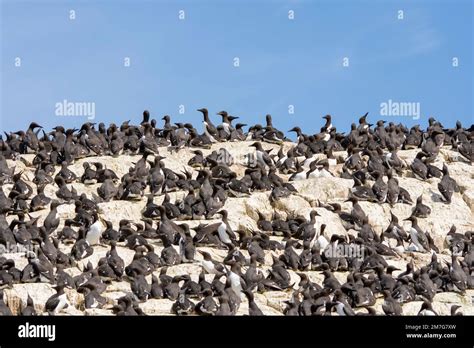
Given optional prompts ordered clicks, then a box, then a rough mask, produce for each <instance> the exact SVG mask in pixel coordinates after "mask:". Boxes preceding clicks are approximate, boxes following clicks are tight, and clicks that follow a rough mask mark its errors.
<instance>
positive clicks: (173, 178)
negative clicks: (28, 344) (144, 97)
mask: <svg viewBox="0 0 474 348" xmlns="http://www.w3.org/2000/svg"><path fill="white" fill-rule="evenodd" d="M197 111H198V112H200V113H202V116H203V130H204V131H203V133H202V134H200V132H199V131H198V130H197V129H196V128H194V126H193V125H192V124H191V123H172V121H171V117H170V116H168V115H166V116H164V117H163V118H161V120H162V121H163V124H162V125H161V126H160V125H159V123H161V122H159V121H158V122H157V121H156V120H155V119H150V113H149V112H148V111H144V112H143V120H142V122H141V123H140V124H138V125H132V124H131V123H130V121H126V122H123V123H122V124H121V125H120V126H117V125H116V124H114V123H112V124H110V125H109V126H108V127H106V125H105V124H104V123H100V124H98V127H97V128H96V124H94V123H90V122H87V123H84V124H83V125H82V126H81V127H80V129H65V128H64V127H62V126H56V127H54V128H53V129H52V130H51V131H49V132H47V131H45V130H44V129H43V128H42V127H41V126H40V125H39V124H37V123H35V122H33V123H31V124H30V126H29V127H28V129H27V130H26V131H17V132H10V133H6V132H5V137H4V138H3V137H2V138H1V140H0V151H1V152H0V182H1V184H2V187H1V188H0V212H1V215H0V244H1V245H3V246H4V248H5V250H6V251H7V252H8V251H9V250H8V248H9V247H11V246H12V245H14V246H18V245H21V246H24V247H25V248H29V249H28V250H33V251H34V252H30V253H28V254H27V255H26V256H25V257H27V263H26V265H25V266H24V267H19V268H18V267H17V266H16V263H15V261H14V260H13V259H11V258H10V259H9V258H6V257H4V256H3V255H0V286H1V290H0V295H1V296H0V312H1V314H4V315H8V314H11V313H12V311H11V308H9V307H8V306H7V304H6V303H5V300H4V292H6V291H8V290H6V289H9V288H12V287H14V285H15V284H19V283H36V282H46V283H49V284H51V287H52V288H53V289H54V290H55V291H56V294H54V295H53V296H51V297H50V298H49V299H48V300H47V301H46V303H44V304H40V306H38V305H35V304H34V302H33V299H32V297H31V296H30V295H32V294H28V297H27V299H24V303H22V305H21V308H20V310H19V311H18V314H21V315H39V314H42V313H40V311H39V310H38V308H44V309H43V314H44V313H49V314H56V313H59V312H61V311H63V310H64V309H66V308H67V307H68V306H71V303H70V300H68V296H66V293H67V291H72V290H71V289H74V291H77V292H78V293H81V294H83V296H84V302H83V304H82V306H83V307H85V308H103V309H108V310H110V311H111V312H113V313H115V314H117V315H143V314H144V311H143V309H142V305H143V303H145V302H146V301H149V300H151V299H169V300H170V306H169V307H170V308H169V309H170V311H171V312H172V313H175V314H177V315H186V314H198V315H234V314H236V313H237V311H238V309H239V307H240V305H241V303H242V302H243V301H247V303H248V314H249V315H262V314H263V312H262V310H261V309H260V308H259V306H258V304H257V302H256V300H255V298H256V296H257V294H262V293H265V292H267V291H284V292H286V293H287V294H289V296H288V300H287V301H285V302H284V310H283V313H284V314H286V315H333V314H336V313H337V314H338V315H356V314H358V315H361V314H363V315H373V314H376V311H375V309H374V308H375V307H374V305H375V303H376V299H377V298H380V299H383V304H382V310H383V313H385V314H386V315H401V314H403V310H402V305H403V304H405V303H407V302H410V301H415V300H417V301H420V300H421V301H423V304H422V306H421V308H420V310H419V314H425V315H436V312H435V310H434V309H433V308H432V305H431V303H432V300H433V297H434V296H435V295H436V294H437V293H439V292H458V293H461V294H462V293H464V292H465V291H466V290H467V289H473V286H474V281H473V271H474V248H473V240H474V233H473V232H472V231H466V232H465V233H459V232H456V226H455V225H453V226H452V228H451V230H450V231H446V242H447V247H448V248H449V253H450V257H451V258H450V259H449V260H448V261H446V260H444V262H442V261H440V260H439V257H438V255H439V253H440V250H439V247H440V246H439V245H436V244H435V242H434V240H433V237H432V235H431V233H430V231H429V230H424V229H423V228H421V227H420V225H419V222H420V220H422V219H426V218H427V217H428V216H429V215H430V214H431V210H430V207H429V206H428V205H426V202H425V201H423V198H422V196H419V197H413V195H412V193H411V192H409V191H408V190H407V189H405V188H404V187H403V185H401V184H399V180H398V178H400V177H401V176H408V177H415V178H418V179H419V180H421V181H426V180H430V178H437V180H438V182H439V183H438V185H437V187H438V191H439V192H436V194H438V196H439V197H442V198H441V199H442V201H444V203H445V204H446V205H449V204H451V202H452V199H453V196H455V195H459V191H460V187H459V186H458V184H457V183H456V181H455V180H454V179H453V178H452V177H451V176H450V173H449V170H448V167H447V166H446V164H444V165H443V166H442V168H441V167H437V166H436V165H434V163H435V162H436V160H437V158H438V156H439V154H440V149H441V147H443V146H444V147H448V148H450V149H451V150H452V151H455V152H456V153H458V157H457V160H458V161H462V162H466V163H468V165H471V164H472V161H473V158H474V157H473V150H474V144H473V135H474V132H473V127H472V126H471V127H470V128H469V129H467V128H464V127H463V126H462V125H461V123H460V122H456V125H455V127H454V128H444V127H443V126H442V125H441V124H440V123H439V122H438V121H436V120H435V119H433V118H430V119H429V121H428V122H429V124H428V126H427V128H426V130H423V129H422V128H421V127H420V126H419V125H417V126H414V127H412V128H411V129H408V128H406V127H405V126H404V125H402V124H398V125H396V124H394V123H393V122H390V123H389V124H388V125H386V124H385V123H386V122H385V121H377V123H376V124H375V126H374V125H373V124H370V123H368V121H367V114H365V115H364V116H362V117H361V118H360V119H359V122H358V123H359V124H358V125H357V124H355V123H353V124H352V125H351V129H350V131H349V132H348V133H340V132H337V130H336V128H335V127H334V125H333V124H332V120H331V116H330V115H327V116H324V117H323V118H324V119H325V123H324V126H323V127H322V128H321V131H320V132H319V133H316V134H305V133H303V130H302V129H301V128H300V127H294V128H292V129H291V130H290V132H295V133H296V137H297V140H296V143H292V142H290V141H289V139H287V138H286V137H285V135H284V133H283V132H282V131H280V130H278V129H277V128H275V126H274V125H273V123H272V118H271V116H270V115H267V116H266V125H265V126H263V125H260V124H256V125H253V126H251V127H250V128H249V129H248V131H247V132H245V130H244V127H246V126H247V125H246V124H243V123H237V124H235V125H234V124H233V123H232V122H233V121H234V120H236V119H238V117H235V116H231V115H229V114H228V113H227V112H226V111H221V112H219V113H218V115H219V116H220V117H222V123H220V124H219V125H217V126H216V125H214V124H213V123H212V120H211V117H210V116H209V113H208V110H207V109H205V108H202V109H199V110H197ZM225 142H242V143H243V144H246V145H245V146H247V147H248V153H249V155H248V156H245V160H242V161H240V162H238V163H233V162H232V161H233V157H232V156H231V154H230V153H229V152H228V151H227V150H226V148H225V146H224V143H225ZM264 143H271V144H277V145H280V148H279V150H278V151H277V152H273V151H268V150H265V148H264V147H263V146H262V144H264ZM216 144H217V146H219V144H222V147H221V148H219V150H218V151H212V152H210V150H209V149H210V148H211V147H213V146H215V145H216ZM266 147H267V148H268V146H267V145H266ZM185 148H188V149H189V150H185ZM214 148H215V147H214ZM252 148H254V149H252ZM277 148H278V146H277ZM408 149H415V150H416V151H417V154H416V156H415V157H414V159H413V161H412V162H411V163H406V162H405V161H403V160H402V159H401V158H400V157H399V156H398V151H399V150H408ZM180 151H192V154H193V157H192V158H191V159H190V160H189V162H188V166H189V167H191V168H193V169H194V170H192V171H191V170H184V169H183V170H182V171H173V170H171V169H170V168H167V167H166V166H165V161H164V159H166V156H167V154H170V153H175V152H178V153H179V152H180ZM203 151H204V152H206V151H207V152H210V154H208V155H205V154H204V152H203ZM341 152H342V153H347V155H345V156H342V157H341V155H338V156H336V155H335V153H339V154H341ZM25 154H33V156H30V157H28V156H24V155H25ZM126 154H128V155H135V156H136V157H135V158H136V159H137V160H136V162H134V163H133V165H132V166H131V167H130V168H129V170H128V172H127V173H125V174H124V175H123V176H121V177H119V176H118V175H117V173H115V172H114V171H113V170H111V169H110V168H107V165H104V164H103V163H100V162H98V161H96V160H95V157H96V156H110V157H118V156H121V155H126ZM252 154H253V156H252ZM27 158H29V159H30V160H28V159H27ZM81 159H86V160H83V168H82V173H79V174H77V173H74V171H72V170H71V169H70V166H71V165H73V164H74V163H75V161H78V160H81ZM8 160H9V161H8ZM19 162H22V163H23V164H24V165H25V166H26V167H27V168H30V169H34V172H33V171H32V172H31V173H32V174H33V175H34V177H30V176H28V175H26V173H25V172H22V171H20V170H17V169H15V163H19ZM12 164H13V165H12ZM233 164H235V165H237V166H240V167H243V168H244V170H243V172H241V173H240V174H242V175H238V174H237V172H236V171H234V170H233V169H231V167H232V168H235V166H232V165H233ZM338 164H339V165H342V170H341V171H339V172H337V171H335V170H334V168H335V166H336V165H338ZM334 176H339V177H341V178H345V179H348V180H352V181H353V186H352V188H350V192H349V195H348V199H347V201H346V202H348V203H347V204H346V206H349V210H347V209H342V206H341V202H324V203H323V202H320V201H319V197H314V198H315V200H316V201H317V202H318V204H317V205H316V206H317V207H318V208H322V209H325V210H327V211H329V212H331V213H332V214H336V215H337V217H338V218H339V219H340V221H341V223H342V225H343V226H344V228H345V229H346V231H347V232H348V233H346V234H330V233H328V231H329V232H330V230H331V229H332V226H331V225H327V224H322V225H321V227H320V229H316V227H315V225H316V222H317V221H318V219H320V214H319V213H318V212H317V211H316V210H313V211H311V212H310V214H309V219H307V218H305V217H303V216H287V217H284V218H282V217H280V216H278V214H274V216H273V218H272V219H265V216H264V214H262V213H261V212H259V211H257V212H254V213H255V216H257V215H258V217H259V218H258V221H256V226H257V227H258V228H256V229H241V230H237V229H235V225H234V226H232V224H231V223H229V212H228V211H227V210H225V209H223V207H224V204H225V202H226V200H227V199H228V197H239V198H242V199H247V198H248V197H250V196H251V195H252V193H254V192H256V191H260V192H265V193H267V197H268V200H269V201H270V204H271V205H272V206H274V205H275V204H278V201H279V200H281V199H283V198H284V197H289V196H291V195H295V194H298V190H297V189H296V188H295V182H297V181H302V180H312V179H314V180H312V181H311V185H318V180H321V179H320V178H331V177H334ZM73 183H74V184H78V183H81V184H83V185H97V190H96V192H97V193H96V194H95V193H93V194H92V195H90V196H87V195H86V194H85V193H82V194H79V193H78V192H77V191H76V189H75V188H74V186H76V185H71V184H73ZM47 185H51V186H53V187H54V190H53V191H52V192H54V194H52V195H49V196H48V195H46V194H45V187H46V186H47ZM76 187H77V186H76ZM5 191H6V192H5ZM177 191H182V192H184V195H183V196H182V197H183V198H182V199H175V200H174V201H172V199H171V198H170V193H173V192H177ZM157 196H162V197H163V201H162V203H161V204H156V203H155V201H154V198H155V197H157ZM113 200H125V201H137V200H144V201H146V206H145V208H144V209H143V211H142V216H130V217H129V219H122V220H120V222H119V224H118V225H115V226H114V225H113V224H112V222H111V221H108V220H107V218H106V216H104V214H103V211H102V210H101V209H100V208H99V206H98V204H100V203H103V202H109V201H113ZM425 200H426V199H425ZM362 201H368V202H372V203H376V204H378V205H387V206H388V207H394V206H395V205H397V204H403V205H407V206H410V207H411V209H412V213H411V215H410V216H409V217H408V218H406V219H403V220H406V221H409V222H410V225H409V226H410V227H409V228H407V229H404V228H403V227H402V225H405V226H407V225H406V224H404V223H402V222H401V221H400V219H399V217H397V216H396V215H395V214H394V212H393V211H392V212H391V221H390V224H389V226H388V228H386V229H385V230H384V231H383V232H382V233H380V234H379V233H376V232H375V231H374V229H373V228H372V226H371V222H370V221H371V217H370V216H368V214H367V213H366V212H365V211H364V209H363V208H362V205H361V204H360V203H361V202H362ZM349 202H350V205H349ZM342 203H345V202H342ZM61 205H73V206H74V216H73V217H71V218H68V219H61V218H60V217H59V214H58V207H60V206H61ZM42 210H44V211H46V212H47V213H45V214H44V216H45V218H44V220H42V222H41V223H39V221H40V219H39V216H38V215H36V217H35V213H36V212H39V211H42ZM211 219H212V220H213V222H208V221H207V220H211ZM61 220H62V221H61ZM193 220H199V223H198V224H195V225H193V226H194V227H193V228H190V222H191V221H193ZM216 221H217V222H216ZM187 222H189V223H187ZM349 232H350V233H349ZM329 236H330V237H329ZM99 245H101V246H106V247H107V248H108V251H107V252H106V254H105V256H104V257H101V258H100V259H99V261H98V263H97V265H96V266H94V265H92V263H91V262H87V263H86V262H84V263H83V264H81V263H80V261H81V260H87V258H88V257H90V256H91V255H93V253H94V251H95V249H94V248H95V247H97V246H99ZM337 246H339V247H341V246H344V248H343V249H337V248H336V247H337ZM119 248H122V249H123V248H128V249H130V250H132V251H133V252H134V256H133V259H132V260H131V262H130V263H128V262H127V263H126V262H124V259H123V258H122V257H121V256H120V253H119V252H118V250H119ZM212 248H214V249H218V250H221V251H222V250H223V251H225V253H226V255H227V256H225V257H224V258H223V259H217V258H216V256H215V255H214V256H213V255H211V252H210V250H213V249H212ZM65 250H67V252H66V251H65ZM158 250H161V252H159V251H158ZM206 250H207V251H206ZM334 250H345V251H346V252H343V253H337V252H331V251H334ZM347 251H349V252H347ZM350 251H353V252H354V253H351V252H350ZM407 253H408V254H409V253H430V254H431V257H428V258H430V259H431V260H430V261H429V262H427V263H426V264H421V265H418V267H415V265H414V264H413V262H412V261H411V262H409V263H407V265H406V270H402V269H398V268H397V267H395V266H393V265H389V263H388V262H387V260H390V259H400V258H401V257H403V255H404V254H407ZM428 255H429V254H428ZM266 257H267V258H268V259H269V260H270V261H269V260H266ZM183 263H194V264H197V265H199V267H200V270H201V271H200V274H199V277H196V279H192V278H191V276H190V275H189V274H186V273H183V274H176V275H173V276H172V275H169V274H167V272H168V270H169V269H170V268H171V267H173V266H176V265H180V264H183ZM71 269H74V270H75V271H76V272H70V270H71ZM77 270H79V272H78V271H77ZM397 271H403V272H397ZM290 272H292V273H295V274H296V275H297V277H296V278H294V276H293V277H292V276H291V274H290ZM308 272H312V273H315V274H317V275H319V276H320V277H321V280H322V282H317V281H315V280H314V278H313V279H311V277H309V276H308V274H309V273H308ZM337 272H347V279H346V281H345V282H343V281H341V280H340V277H339V279H338V278H337V277H336V276H335V274H336V273H337ZM394 272H397V273H398V275H397V276H395V275H394V274H393V273H394ZM294 279H296V280H294ZM115 282H124V283H125V287H126V288H127V289H129V290H128V292H126V294H125V295H124V296H122V297H119V298H117V299H114V300H113V303H110V301H111V300H110V299H109V298H106V297H104V296H103V294H104V292H105V291H106V290H107V287H108V286H110V284H112V283H115ZM65 290H66V291H65ZM244 314H246V313H244ZM451 314H453V315H454V314H460V312H459V306H455V305H453V306H452V308H451Z"/></svg>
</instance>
